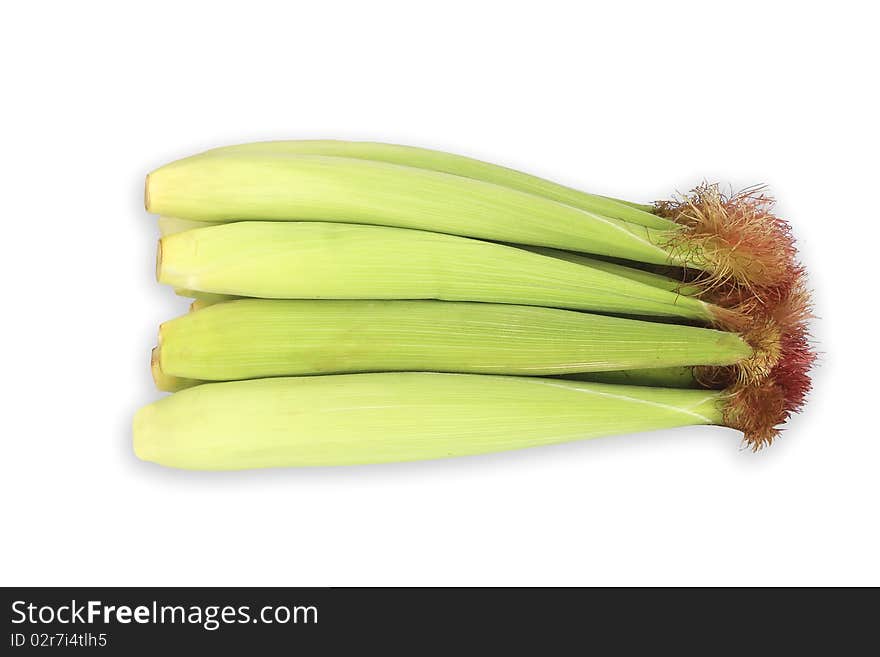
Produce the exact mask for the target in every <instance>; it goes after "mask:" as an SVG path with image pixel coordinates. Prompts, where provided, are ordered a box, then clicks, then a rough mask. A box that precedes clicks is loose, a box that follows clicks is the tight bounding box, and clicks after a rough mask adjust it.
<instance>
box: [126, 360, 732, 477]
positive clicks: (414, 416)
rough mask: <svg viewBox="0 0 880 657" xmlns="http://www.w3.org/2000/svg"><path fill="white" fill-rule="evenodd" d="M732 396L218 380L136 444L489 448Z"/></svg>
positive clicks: (164, 460)
mask: <svg viewBox="0 0 880 657" xmlns="http://www.w3.org/2000/svg"><path fill="white" fill-rule="evenodd" d="M720 399H721V393H718V392H712V391H705V390H671V389H666V388H646V387H635V386H615V385H607V384H599V383H582V382H575V381H563V380H559V379H540V378H531V377H513V376H489V375H473V374H435V373H424V372H414V373H397V374H395V373H381V374H347V375H336V376H308V377H292V378H274V379H255V380H249V381H233V382H229V383H207V384H204V385H200V386H197V387H194V388H190V389H189V390H183V391H182V392H179V393H176V394H174V395H171V396H169V397H165V398H164V399H161V400H159V401H158V402H155V403H153V404H150V405H149V406H146V407H144V408H142V409H141V410H140V411H138V413H137V415H136V416H135V419H134V449H135V453H136V454H137V455H138V456H139V457H140V458H141V459H144V460H147V461H153V462H155V463H159V464H162V465H167V466H172V467H177V468H188V469H201V470H233V469H243V468H267V467H279V466H326V465H353V464H366V463H387V462H396V461H413V460H420V459H439V458H446V457H450V456H465V455H472V454H485V453H489V452H498V451H503V450H510V449H518V448H523V447H536V446H540V445H550V444H554V443H562V442H568V441H573V440H581V439H586V438H595V437H599V436H607V435H613V434H623V433H631V432H635V431H648V430H654V429H664V428H672V427H679V426H687V425H694V424H718V423H721V422H722V420H723V418H722V412H721V407H720V405H719V401H720Z"/></svg>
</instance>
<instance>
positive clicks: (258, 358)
mask: <svg viewBox="0 0 880 657" xmlns="http://www.w3.org/2000/svg"><path fill="white" fill-rule="evenodd" d="M159 344H160V350H159V358H160V365H161V369H162V371H163V372H165V373H166V374H170V375H174V376H177V377H181V378H187V379H198V380H206V381H225V380H231V379H251V378H262V377H270V376H296V375H304V374H331V373H349V372H396V371H431V372H465V373H478V374H480V373H483V374H486V373H488V374H517V375H553V374H567V373H573V372H605V371H608V370H629V369H646V368H660V367H672V366H682V365H733V364H735V363H737V362H739V361H741V360H743V359H746V358H748V357H749V356H751V355H752V348H751V347H750V346H749V345H748V344H747V343H746V342H745V341H744V340H743V339H742V338H741V337H739V336H738V335H737V334H735V333H728V332H723V331H716V330H712V329H704V328H697V327H692V326H680V325H677V324H660V323H654V322H644V321H638V320H631V319H622V318H617V317H606V316H602V315H590V314H586V313H577V312H572V311H567V310H556V309H551V308H538V307H534V306H513V305H501V304H490V303H456V302H445V301H304V300H297V301H280V300H272V301H268V300H264V299H244V300H238V301H229V302H227V303H221V304H217V305H214V306H212V307H208V308H205V309H203V310H201V311H200V312H196V313H191V314H189V315H184V316H182V317H178V318H177V319H173V320H171V321H169V322H165V323H164V324H162V326H161V327H160V331H159Z"/></svg>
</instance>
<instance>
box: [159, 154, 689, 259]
mask: <svg viewBox="0 0 880 657" xmlns="http://www.w3.org/2000/svg"><path fill="white" fill-rule="evenodd" d="M145 203H146V207H147V210H148V211H149V212H156V213H159V214H166V215H170V216H174V217H180V218H184V219H195V220H203V221H228V220H271V221H331V222H348V223H357V224H373V225H382V226H395V227H398V228H413V229H419V230H429V231H435V232H439V233H448V234H453V235H463V236H468V237H476V238H481V239H488V240H497V241H504V242H515V243H518V244H529V245H533V246H549V247H556V248H561V249H568V250H573V251H584V252H587V253H595V254H600V255H606V256H612V257H616V258H625V259H629V260H635V261H641V262H646V263H653V264H669V263H673V264H674V263H675V262H676V257H674V256H673V254H672V252H671V251H670V250H668V249H667V248H664V245H666V244H667V243H669V241H670V240H671V239H673V237H674V235H675V233H674V232H670V231H668V230H657V229H653V228H647V227H644V226H638V225H635V224H630V223H627V222H625V221H621V220H619V219H613V218H609V217H605V216H602V215H599V214H595V213H591V212H587V211H584V210H581V209H579V208H575V207H572V206H570V205H565V204H562V203H559V202H556V201H553V200H550V199H547V198H544V197H541V196H535V195H533V194H528V193H526V192H520V191H518V190H515V189H510V188H509V187H502V186H500V185H494V184H492V183H487V182H483V181H481V180H474V179H471V178H464V177H461V176H454V175H450V174H446V173H441V172H437V171H429V170H426V169H417V168H412V167H406V166H399V165H396V164H388V163H386V162H375V161H371V160H359V159H348V158H338V157H325V156H320V155H285V154H277V155H276V154H266V153H254V154H251V153H247V154H245V153H241V154H228V155H213V156H210V157H206V156H196V157H191V158H187V159H184V160H178V161H177V162H172V163H171V164H168V165H166V166H164V167H161V168H159V169H157V170H155V171H153V172H152V173H150V174H149V176H147V183H146V188H145Z"/></svg>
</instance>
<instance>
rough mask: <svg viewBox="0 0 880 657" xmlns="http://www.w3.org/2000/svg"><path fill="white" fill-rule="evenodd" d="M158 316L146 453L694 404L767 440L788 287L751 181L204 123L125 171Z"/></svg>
mask: <svg viewBox="0 0 880 657" xmlns="http://www.w3.org/2000/svg"><path fill="white" fill-rule="evenodd" d="M145 202H146V206H147V210H148V211H150V212H154V213H157V214H160V218H159V227H160V233H161V239H160V242H159V248H158V254H157V265H156V268H157V278H158V280H159V281H160V282H161V283H164V284H167V285H169V286H171V287H172V288H173V289H174V290H175V292H177V293H178V294H181V295H184V296H190V297H192V298H193V299H194V300H193V302H192V306H191V309H190V313H188V314H186V315H184V316H182V317H178V318H176V319H172V320H170V321H167V322H165V323H163V324H162V325H161V327H160V330H159V341H158V342H159V344H158V346H157V347H156V348H155V349H154V351H153V354H152V358H151V369H152V372H153V378H154V380H155V382H156V385H157V387H158V388H159V389H160V390H163V391H167V392H173V393H174V394H172V395H170V396H167V397H164V398H162V399H160V400H159V401H157V402H154V403H153V404H150V405H148V406H146V407H145V408H143V409H141V411H139V412H138V414H137V415H136V417H135V422H134V445H135V451H136V453H137V454H138V455H139V456H140V457H141V458H143V459H145V460H149V461H154V462H157V463H160V464H163V465H167V466H173V467H181V468H193V469H237V468H251V467H273V466H306V465H343V464H362V463H379V462H389V461H407V460H416V459H431V458H440V457H446V456H453V455H466V454H479V453H485V452H494V451H499V450H504V449H513V448H519V447H529V446H538V445H544V444H550V443H557V442H564V441H570V440H576V439H582V438H592V437H597V436H605V435H612V434H619V433H630V432H633V431H642V430H650V429H664V428H671V427H676V426H685V425H692V424H704V425H720V426H727V427H732V428H734V429H737V430H739V431H741V432H742V433H743V435H744V437H745V440H746V441H747V442H748V443H749V444H750V445H751V446H753V447H754V448H756V449H757V448H758V447H761V446H763V445H765V444H768V443H769V442H771V441H772V440H773V439H774V438H775V437H776V435H777V434H778V432H779V425H780V424H781V423H782V422H784V421H785V420H786V419H787V418H788V416H789V415H790V414H791V413H792V412H793V411H795V410H798V409H799V408H800V406H801V404H802V403H803V400H804V396H805V395H806V392H807V390H808V388H809V377H808V370H809V369H810V367H811V365H812V363H813V360H814V355H813V351H812V349H811V348H810V345H809V341H808V334H807V329H806V325H807V320H808V319H809V312H810V302H809V295H808V294H807V292H806V287H805V284H804V270H803V268H802V267H801V266H800V264H799V263H798V262H797V260H796V252H795V249H794V245H793V240H792V238H791V235H790V231H789V228H788V225H787V224H786V223H785V222H784V221H782V220H781V219H779V218H778V217H777V216H776V215H775V214H773V212H772V209H773V208H772V201H771V200H770V199H769V198H768V197H766V196H765V195H764V194H763V192H761V191H759V190H747V191H746V192H744V193H742V194H738V195H735V196H724V195H722V194H721V193H720V192H719V191H718V188H717V186H711V185H703V186H701V187H699V188H697V189H696V190H694V192H692V193H691V194H689V195H687V196H684V197H680V198H677V199H673V200H671V201H666V202H660V203H657V204H655V205H653V206H648V205H644V204H638V203H632V202H627V201H621V200H618V199H612V198H608V197H604V196H598V195H594V194H587V193H584V192H580V191H577V190H574V189H571V188H567V187H564V186H561V185H557V184H555V183H552V182H550V181H546V180H543V179H540V178H536V177H534V176H530V175H528V174H524V173H520V172H517V171H513V170H511V169H506V168H503V167H499V166H496V165H492V164H488V163H485V162H479V161H477V160H472V159H470V158H465V157H461V156H457V155H450V154H446V153H439V152H436V151H430V150H426V149H420V148H413V147H407V146H395V145H389V144H376V143H369V142H342V141H285V142H266V143H256V144H243V145H239V146H232V147H225V148H220V149H214V150H212V151H208V152H206V153H202V154H199V155H196V156H193V157H190V158H186V159H184V160H179V161H177V162H173V163H171V164H168V165H166V166H164V167H161V168H159V169H157V170H156V171H153V172H152V173H150V174H149V175H148V176H147V183H146V190H145Z"/></svg>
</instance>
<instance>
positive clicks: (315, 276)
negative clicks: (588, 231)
mask: <svg viewBox="0 0 880 657" xmlns="http://www.w3.org/2000/svg"><path fill="white" fill-rule="evenodd" d="M157 277H158V279H159V281H160V282H162V283H166V284H168V285H171V286H173V287H179V288H187V289H192V290H197V291H201V292H210V293H213V294H223V295H234V296H244V297H263V298H290V299H442V300H447V301H482V302H494V303H510V304H519V305H535V306H549V307H558V308H570V309H575V310H591V311H597V312H604V313H616V314H634V315H645V316H658V317H678V318H684V319H694V320H701V321H704V322H711V321H716V320H718V319H719V318H721V317H723V316H724V315H725V313H729V311H725V310H723V309H721V308H718V307H717V306H713V305H711V304H708V303H706V302H703V301H700V300H699V299H695V298H691V297H686V296H681V295H678V294H676V293H674V292H670V291H668V290H663V289H660V288H657V287H655V286H652V285H646V284H644V283H641V282H638V281H633V280H630V279H627V278H624V277H622V276H617V275H614V274H611V273H609V272H606V271H602V270H599V269H594V268H591V267H587V266H583V265H577V264H574V263H570V262H565V261H563V260H559V259H557V258H551V257H547V256H542V255H538V254H535V253H530V252H528V251H524V250H521V249H516V248H513V247H509V246H503V245H500V244H492V243H488V242H481V241H479V240H472V239H467V238H462V237H455V236H451V235H442V234H438V233H429V232H425V231H415V230H405V229H399V228H388V227H380V226H361V225H354V224H334V223H311V222H238V223H231V224H224V225H221V226H212V227H209V228H200V229H197V230H189V231H186V232H183V233H177V234H175V235H170V236H168V237H163V238H162V239H161V240H160V243H159V253H158V256H157Z"/></svg>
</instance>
